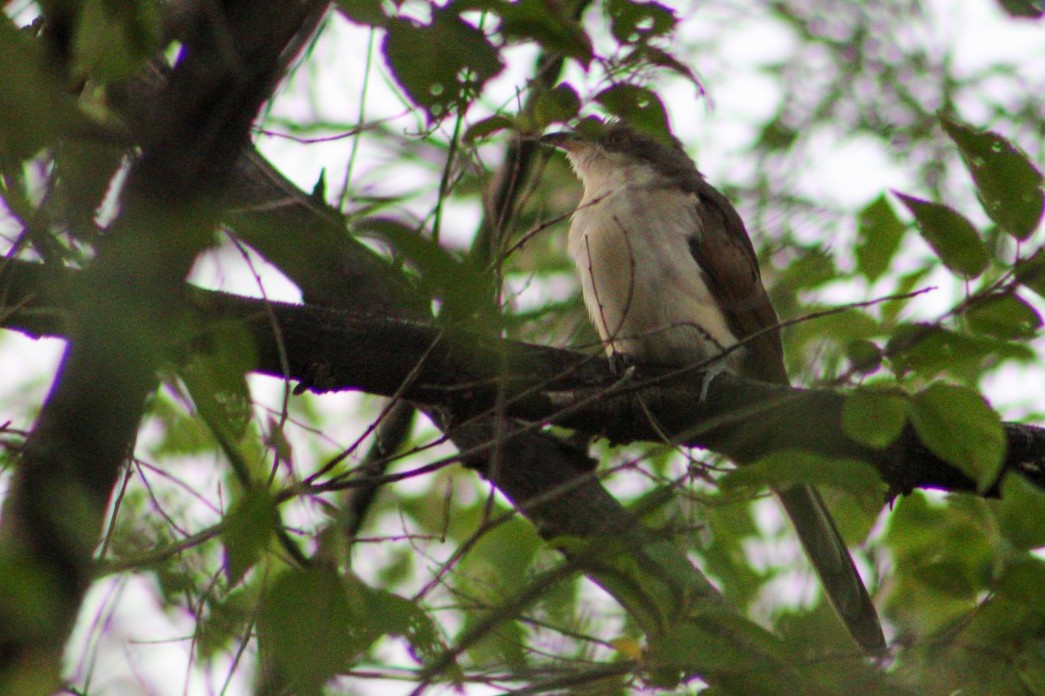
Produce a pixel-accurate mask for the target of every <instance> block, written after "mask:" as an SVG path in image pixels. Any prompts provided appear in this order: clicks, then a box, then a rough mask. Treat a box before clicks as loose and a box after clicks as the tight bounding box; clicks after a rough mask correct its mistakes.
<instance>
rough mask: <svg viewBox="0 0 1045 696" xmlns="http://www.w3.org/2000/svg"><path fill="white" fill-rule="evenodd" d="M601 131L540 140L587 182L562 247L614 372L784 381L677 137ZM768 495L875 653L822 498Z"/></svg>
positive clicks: (746, 250) (744, 254)
mask: <svg viewBox="0 0 1045 696" xmlns="http://www.w3.org/2000/svg"><path fill="white" fill-rule="evenodd" d="M589 125H594V124H589ZM598 125H599V126H600V127H594V128H592V127H589V128H588V129H586V130H584V131H571V130H567V131H558V132H554V133H549V134H547V135H545V136H542V138H541V140H542V141H543V142H545V143H547V144H550V145H552V146H554V147H556V148H558V149H560V150H562V151H564V152H565V154H566V157H567V159H568V160H569V162H570V164H571V166H572V168H573V170H574V173H575V174H576V175H577V178H578V179H580V181H581V184H582V185H583V194H582V197H581V200H580V202H579V203H578V205H577V207H576V210H575V211H574V213H573V215H572V217H571V221H570V229H569V237H568V243H567V247H568V251H569V254H570V256H572V257H573V260H574V262H575V264H576V267H577V272H578V274H579V276H580V283H581V291H582V295H583V297H584V303H585V305H586V307H587V309H588V314H589V316H590V318H591V321H592V323H593V324H594V325H595V328H596V329H597V330H598V333H599V336H600V337H601V339H602V342H603V344H604V346H605V350H606V352H607V354H608V355H609V356H610V360H611V366H614V367H615V368H617V369H619V366H620V365H622V364H634V365H636V366H641V365H644V364H649V365H661V366H673V367H686V366H696V365H701V366H705V367H707V366H711V369H710V370H709V372H708V374H709V375H711V377H706V378H705V379H706V380H708V379H711V378H713V376H714V374H716V371H723V370H724V371H729V372H731V373H734V374H737V375H740V376H744V377H749V378H752V379H756V380H761V381H764V382H772V383H776V384H784V385H789V384H790V380H789V378H788V374H787V369H786V367H785V365H784V357H783V355H784V354H783V346H782V343H781V337H780V330H779V319H778V317H777V314H776V310H775V309H774V308H773V305H772V303H771V302H770V299H769V296H768V295H767V293H766V290H765V287H764V286H763V284H762V278H761V272H760V270H759V266H758V260H757V258H756V255H755V250H754V247H753V246H752V243H751V239H750V237H749V236H748V233H747V229H746V228H745V226H744V222H743V220H742V219H741V217H740V215H739V214H738V213H737V211H736V209H735V208H734V207H733V205H732V204H731V203H730V202H729V200H728V199H727V198H726V197H725V196H724V195H723V194H722V193H721V192H720V191H718V190H717V189H716V188H714V187H713V186H712V185H711V184H709V183H708V182H707V181H706V180H705V179H704V176H703V175H702V174H701V173H700V172H699V171H698V170H697V167H696V164H695V163H694V162H693V160H692V159H690V157H689V156H688V155H687V154H686V152H685V150H684V149H683V147H682V145H681V143H680V142H679V141H678V140H677V139H675V138H674V137H672V136H670V135H666V136H664V137H656V136H653V135H649V134H647V133H644V132H641V131H639V130H637V129H635V128H632V127H630V126H629V125H628V124H626V123H625V122H623V121H613V122H610V123H607V124H598ZM741 344H742V345H741ZM707 384H708V381H705V384H704V388H705V390H706V388H707ZM701 398H703V395H702V397H701ZM774 492H775V493H776V495H777V497H778V499H779V500H780V502H781V504H782V506H783V508H784V510H785V511H786V513H787V516H788V517H789V518H790V520H791V522H792V524H793V526H794V527H795V530H796V532H797V535H798V537H799V540H800V541H801V543H802V546H803V547H804V549H805V552H806V554H807V555H808V556H809V559H810V561H811V563H812V565H813V567H814V568H815V569H816V571H817V574H818V575H819V577H820V580H821V583H822V585H823V587H824V590H825V594H826V596H827V597H828V599H829V602H830V604H831V606H832V607H833V608H834V610H835V612H836V613H837V614H838V616H839V617H840V618H841V620H842V622H843V623H844V624H845V626H846V628H847V630H848V632H849V634H850V635H851V636H852V637H853V639H854V640H855V641H856V643H857V644H858V645H860V646H861V647H862V648H863V649H864V651H865V652H867V653H869V654H873V655H881V654H883V653H884V651H885V649H886V644H885V638H884V635H883V633H882V628H881V623H880V621H879V619H878V615H877V612H876V611H875V607H874V603H873V602H872V600H871V598H870V596H869V594H868V592H867V589H866V587H865V586H864V584H863V581H862V580H861V578H860V575H859V573H858V572H857V569H856V566H855V565H854V563H853V559H852V556H851V555H850V554H849V550H848V548H847V547H846V544H845V541H844V540H843V539H842V536H841V534H840V533H839V532H838V528H837V527H836V526H835V523H834V520H833V519H832V518H831V514H830V513H829V511H828V509H827V506H826V505H825V503H824V500H823V498H822V497H821V496H820V494H819V492H817V490H816V489H815V488H813V487H812V486H809V485H794V486H791V487H787V488H784V489H780V490H775V491H774Z"/></svg>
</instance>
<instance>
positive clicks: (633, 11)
mask: <svg viewBox="0 0 1045 696" xmlns="http://www.w3.org/2000/svg"><path fill="white" fill-rule="evenodd" d="M604 11H605V13H606V16H607V17H609V20H610V32H611V33H612V34H613V38H615V39H617V41H619V42H620V43H622V44H630V43H636V42H640V41H648V40H649V39H650V38H652V37H654V36H662V35H664V34H668V33H670V32H671V31H672V30H673V29H674V28H675V24H676V23H677V22H678V20H677V19H676V17H675V11H674V10H672V9H671V8H670V7H668V6H666V5H662V4H660V3H659V2H634V0H607V2H606V4H605V7H604Z"/></svg>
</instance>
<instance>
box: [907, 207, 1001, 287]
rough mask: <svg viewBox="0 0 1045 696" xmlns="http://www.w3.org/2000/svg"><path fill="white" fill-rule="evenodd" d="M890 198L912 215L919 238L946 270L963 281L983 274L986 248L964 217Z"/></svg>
mask: <svg viewBox="0 0 1045 696" xmlns="http://www.w3.org/2000/svg"><path fill="white" fill-rule="evenodd" d="M893 194H894V195H896V197H897V198H899V199H900V201H901V202H902V203H903V204H904V205H905V206H907V209H908V210H910V211H911V214H912V215H914V219H915V221H916V222H917V223H918V229H919V230H920V231H921V233H922V237H923V238H924V239H925V241H926V242H928V243H929V246H931V247H932V248H933V251H935V252H936V255H937V256H938V257H940V260H941V261H943V264H944V265H945V266H947V268H949V269H951V270H952V271H954V272H955V273H958V274H960V275H963V276H965V277H966V278H975V277H976V276H978V275H980V274H981V273H983V271H984V269H986V268H987V262H988V260H989V258H988V256H987V247H986V246H985V245H984V243H983V240H981V239H980V237H979V234H978V233H977V232H976V228H975V227H973V225H972V223H971V222H969V220H968V219H966V217H965V216H964V215H962V214H961V213H959V212H958V211H956V210H953V209H951V208H948V207H947V206H945V205H941V204H939V203H930V202H929V201H923V200H921V199H918V198H915V197H913V196H907V195H904V194H902V193H898V192H896V191H893Z"/></svg>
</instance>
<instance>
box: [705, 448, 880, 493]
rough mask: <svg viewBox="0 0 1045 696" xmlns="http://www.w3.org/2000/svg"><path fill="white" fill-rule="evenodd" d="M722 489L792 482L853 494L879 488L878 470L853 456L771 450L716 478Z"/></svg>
mask: <svg viewBox="0 0 1045 696" xmlns="http://www.w3.org/2000/svg"><path fill="white" fill-rule="evenodd" d="M719 484H720V486H721V487H722V489H723V490H724V491H729V490H732V489H736V488H739V487H747V488H762V487H763V486H769V487H771V488H787V487H789V486H793V485H796V484H810V485H821V486H830V487H832V488H837V489H838V490H842V491H846V492H848V493H851V494H853V495H855V496H864V495H866V494H867V493H868V492H873V493H874V494H875V495H876V496H877V495H878V494H879V493H880V491H881V488H882V480H881V478H880V477H879V475H878V472H877V471H876V470H875V469H874V467H872V466H871V465H870V464H867V463H865V462H861V461H859V460H855V459H831V458H829V457H820V456H818V455H815V454H811V453H809V452H775V453H773V454H770V455H769V456H767V457H764V458H763V459H761V460H759V461H758V462H756V463H754V464H748V465H746V466H743V467H741V468H739V469H735V470H734V471H731V472H729V474H727V475H726V476H723V477H722V478H721V479H720V481H719Z"/></svg>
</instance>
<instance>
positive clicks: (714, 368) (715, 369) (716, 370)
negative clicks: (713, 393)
mask: <svg viewBox="0 0 1045 696" xmlns="http://www.w3.org/2000/svg"><path fill="white" fill-rule="evenodd" d="M726 372H732V368H731V367H730V366H729V365H728V364H727V363H726V361H725V360H714V361H712V362H711V363H710V364H709V365H708V366H707V368H706V369H705V370H704V379H702V380H701V384H700V403H704V402H705V401H707V399H708V387H710V386H711V381H712V380H713V379H715V378H716V377H718V376H719V375H721V374H723V373H726Z"/></svg>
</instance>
